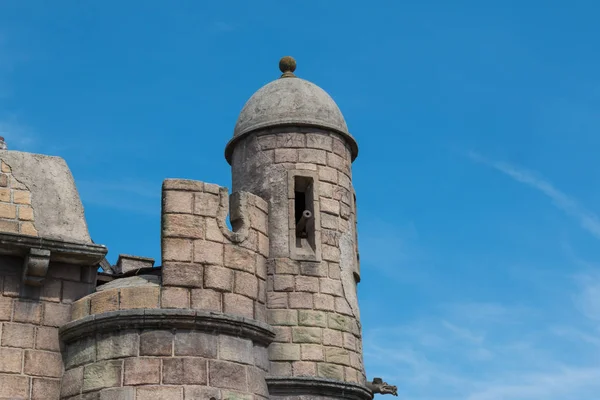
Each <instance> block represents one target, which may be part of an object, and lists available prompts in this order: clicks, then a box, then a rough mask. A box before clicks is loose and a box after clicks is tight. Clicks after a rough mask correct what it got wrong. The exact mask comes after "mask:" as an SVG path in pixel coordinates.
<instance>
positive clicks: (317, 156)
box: [298, 149, 327, 165]
mask: <svg viewBox="0 0 600 400" xmlns="http://www.w3.org/2000/svg"><path fill="white" fill-rule="evenodd" d="M298 161H299V162H301V163H308V164H320V165H327V152H325V150H317V149H300V150H298Z"/></svg>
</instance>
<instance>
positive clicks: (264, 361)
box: [253, 345, 269, 371]
mask: <svg viewBox="0 0 600 400" xmlns="http://www.w3.org/2000/svg"><path fill="white" fill-rule="evenodd" d="M253 355H254V365H256V366H257V367H258V368H260V369H262V370H265V371H267V370H268V369H269V352H268V350H267V348H266V347H263V346H258V345H257V346H254V349H253Z"/></svg>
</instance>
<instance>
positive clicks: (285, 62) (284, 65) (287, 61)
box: [279, 56, 296, 74]
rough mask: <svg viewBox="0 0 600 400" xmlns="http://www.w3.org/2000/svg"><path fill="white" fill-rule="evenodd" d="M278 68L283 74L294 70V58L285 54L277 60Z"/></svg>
mask: <svg viewBox="0 0 600 400" xmlns="http://www.w3.org/2000/svg"><path fill="white" fill-rule="evenodd" d="M279 70H280V71H281V72H283V73H284V74H285V73H286V72H294V71H295V70H296V60H294V59H293V58H292V57H290V56H285V57H283V58H282V59H281V60H279Z"/></svg>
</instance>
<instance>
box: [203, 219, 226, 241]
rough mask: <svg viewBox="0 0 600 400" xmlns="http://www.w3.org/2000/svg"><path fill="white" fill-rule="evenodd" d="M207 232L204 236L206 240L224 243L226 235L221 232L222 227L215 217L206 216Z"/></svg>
mask: <svg viewBox="0 0 600 400" xmlns="http://www.w3.org/2000/svg"><path fill="white" fill-rule="evenodd" d="M205 224H206V227H205V232H204V237H205V238H206V240H210V241H211V242H217V243H224V242H225V236H223V233H222V232H221V228H219V225H218V224H217V220H216V219H214V218H206V220H205Z"/></svg>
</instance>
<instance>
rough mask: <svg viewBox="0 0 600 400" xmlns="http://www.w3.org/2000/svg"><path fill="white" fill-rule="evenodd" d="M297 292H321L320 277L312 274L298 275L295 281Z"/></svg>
mask: <svg viewBox="0 0 600 400" xmlns="http://www.w3.org/2000/svg"><path fill="white" fill-rule="evenodd" d="M295 288H296V292H310V293H318V292H319V278H317V277H311V276H297V277H296V282H295Z"/></svg>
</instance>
